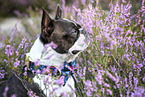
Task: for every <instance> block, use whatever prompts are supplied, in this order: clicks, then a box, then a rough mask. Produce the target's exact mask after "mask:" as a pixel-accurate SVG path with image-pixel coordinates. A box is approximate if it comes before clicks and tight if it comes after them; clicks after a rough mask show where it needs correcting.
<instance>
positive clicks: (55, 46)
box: [49, 41, 57, 49]
mask: <svg viewBox="0 0 145 97" xmlns="http://www.w3.org/2000/svg"><path fill="white" fill-rule="evenodd" d="M49 46H51V47H52V48H53V49H56V48H57V45H56V44H55V43H54V42H53V41H51V42H50V44H49Z"/></svg>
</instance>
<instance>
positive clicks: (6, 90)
mask: <svg viewBox="0 0 145 97" xmlns="http://www.w3.org/2000/svg"><path fill="white" fill-rule="evenodd" d="M8 90H9V87H8V86H6V87H5V90H4V92H3V96H4V97H7V92H8Z"/></svg>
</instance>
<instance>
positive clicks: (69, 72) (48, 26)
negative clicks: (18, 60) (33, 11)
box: [0, 5, 89, 97]
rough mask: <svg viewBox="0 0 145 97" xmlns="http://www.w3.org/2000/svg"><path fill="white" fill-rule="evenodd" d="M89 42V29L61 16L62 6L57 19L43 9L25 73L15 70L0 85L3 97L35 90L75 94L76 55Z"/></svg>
mask: <svg viewBox="0 0 145 97" xmlns="http://www.w3.org/2000/svg"><path fill="white" fill-rule="evenodd" d="M88 44H89V37H88V34H87V32H86V31H85V30H83V29H82V28H81V26H80V25H79V24H78V23H76V22H74V21H72V20H68V19H64V18H62V10H61V8H60V6H59V5H58V6H57V11H56V16H55V18H54V19H52V18H51V17H50V16H49V14H48V12H47V11H46V10H45V9H43V15H42V21H41V34H40V36H39V37H38V38H37V39H36V41H35V42H34V44H33V46H32V47H31V49H30V52H29V53H27V54H26V61H25V66H24V69H23V70H22V74H21V75H17V74H16V73H15V72H12V73H13V75H12V76H11V77H10V78H9V79H8V81H7V82H6V83H5V84H4V85H3V86H2V87H1V88H0V97H11V95H13V94H14V95H16V96H17V97H29V96H30V94H31V93H30V92H32V91H33V93H34V94H35V95H37V96H39V97H50V96H61V95H62V94H63V93H68V94H74V91H75V83H74V79H73V77H72V76H73V70H74V68H75V58H76V57H77V56H78V54H79V53H80V52H81V51H83V50H84V49H86V48H87V46H88ZM24 72H26V74H27V75H25V74H24ZM6 88H8V89H7V91H6Z"/></svg>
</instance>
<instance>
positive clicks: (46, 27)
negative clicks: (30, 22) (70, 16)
mask: <svg viewBox="0 0 145 97" xmlns="http://www.w3.org/2000/svg"><path fill="white" fill-rule="evenodd" d="M40 40H41V42H42V43H43V44H49V43H50V42H51V41H53V42H54V43H55V44H56V45H57V47H56V48H55V49H54V50H55V51H56V52H57V53H60V54H64V53H68V52H71V53H72V54H77V53H78V52H80V51H81V50H84V49H83V48H82V47H83V45H85V44H86V43H88V35H87V32H86V31H85V30H81V26H80V25H79V24H77V23H76V22H74V21H71V20H67V19H64V18H62V10H61V8H60V7H59V5H58V6H57V11H56V16H55V19H52V18H51V17H50V16H49V14H48V12H47V11H46V10H45V9H43V15H42V22H41V35H40Z"/></svg>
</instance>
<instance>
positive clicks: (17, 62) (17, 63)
mask: <svg viewBox="0 0 145 97" xmlns="http://www.w3.org/2000/svg"><path fill="white" fill-rule="evenodd" d="M15 60H16V62H14V67H15V68H16V67H17V66H18V65H19V64H20V61H19V60H18V59H17V58H16V59H15Z"/></svg>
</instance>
